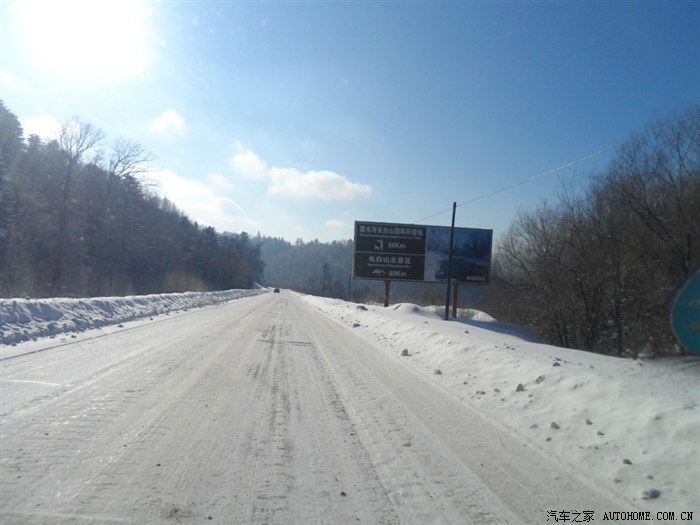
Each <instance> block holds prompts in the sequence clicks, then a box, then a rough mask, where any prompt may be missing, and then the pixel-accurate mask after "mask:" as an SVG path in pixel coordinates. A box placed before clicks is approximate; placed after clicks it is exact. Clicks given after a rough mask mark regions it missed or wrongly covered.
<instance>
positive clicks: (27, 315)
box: [0, 289, 269, 344]
mask: <svg viewBox="0 0 700 525" xmlns="http://www.w3.org/2000/svg"><path fill="white" fill-rule="evenodd" d="M267 291H269V290H267V289H256V290H225V291H221V292H206V293H205V292H185V293H171V294H153V295H133V296H127V297H95V298H89V299H67V298H58V299H0V344H13V343H19V342H21V341H27V340H30V339H35V338H37V337H46V336H53V335H58V334H60V333H65V332H81V331H83V330H87V329H90V328H99V327H102V326H106V325H111V324H119V323H125V322H127V321H133V320H135V319H141V318H143V317H154V316H157V315H162V314H169V313H171V312H176V311H181V310H188V309H191V308H201V307H204V306H211V305H214V304H219V303H223V302H227V301H232V300H234V299H240V298H242V297H248V296H251V295H258V294H260V293H264V292H267Z"/></svg>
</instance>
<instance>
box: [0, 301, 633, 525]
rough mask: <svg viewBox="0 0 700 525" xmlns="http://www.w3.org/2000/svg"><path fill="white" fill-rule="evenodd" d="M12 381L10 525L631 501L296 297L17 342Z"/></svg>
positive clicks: (502, 509)
mask: <svg viewBox="0 0 700 525" xmlns="http://www.w3.org/2000/svg"><path fill="white" fill-rule="evenodd" d="M6 355H7V354H6ZM0 386H1V391H0V394H1V403H0V417H1V428H0V440H1V448H2V463H1V464H0V467H1V471H0V491H1V492H0V522H2V523H3V524H13V523H17V524H20V523H21V524H31V523H51V524H57V523H71V524H74V523H75V524H82V523H195V522H197V523H200V522H214V523H253V524H256V523H257V524H262V523H284V524H294V523H300V524H301V523H303V524H313V523H330V524H336V523H338V524H340V523H416V524H419V523H420V524H423V523H460V524H465V523H475V524H487V523H545V522H546V521H547V511H549V510H557V511H560V510H563V509H564V510H572V511H573V510H577V511H579V512H580V511H586V510H588V509H591V510H593V509H601V508H608V509H623V508H624V509H626V510H631V509H630V507H629V503H628V502H619V501H616V500H614V499H611V496H606V495H605V494H603V493H602V492H601V491H599V490H598V489H597V488H596V487H594V486H593V485H592V484H591V483H589V482H587V481H586V480H585V479H584V478H583V477H582V476H580V475H579V474H578V473H576V472H573V471H572V470H571V468H570V467H565V466H562V465H560V464H557V463H555V462H554V461H553V460H552V459H550V458H547V457H545V456H544V455H543V454H542V453H541V452H540V449H538V448H535V447H533V446H531V445H530V444H528V443H527V442H525V441H520V440H519V439H518V438H517V436H515V435H514V434H513V433H512V432H509V431H507V430H506V429H505V428H503V427H500V426H498V425H497V424H495V423H493V422H491V421H489V420H488V419H486V418H485V417H484V415H483V414H480V413H479V412H477V411H474V410H472V409H470V408H469V406H468V405H467V404H465V403H463V402H460V400H459V399H457V398H456V397H454V396H453V394H450V393H449V392H447V391H446V390H442V389H441V388H440V387H439V386H436V384H435V383H434V382H430V381H428V380H427V379H426V378H425V377H424V376H420V375H419V374H417V373H416V372H415V371H413V370H411V369H410V368H409V367H408V366H404V365H402V361H400V360H396V359H391V358H389V357H388V356H387V355H386V354H385V353H383V352H381V351H379V350H378V349H377V348H374V347H372V345H371V344H369V343H368V342H367V341H366V340H365V339H362V338H360V337H358V336H356V335H355V334H354V333H353V332H352V330H350V329H348V328H346V327H344V326H341V325H340V324H338V323H336V322H335V321H333V320H331V319H329V318H326V317H324V316H323V315H322V314H320V313H319V312H318V311H317V310H315V309H314V308H313V307H312V306H310V305H309V304H308V303H306V302H304V301H303V300H301V299H299V298H298V297H296V296H295V295H294V294H291V293H285V292H283V293H281V294H264V295H260V296H256V297H252V298H247V299H242V300H238V301H235V302H232V303H229V304H225V305H220V306H216V307H210V308H206V309H202V310H197V311H191V312H187V313H185V314H182V315H178V316H176V317H172V318H164V319H158V320H156V321H151V322H145V323H137V324H136V325H135V326H131V327H130V326H127V327H126V328H123V329H121V330H120V331H117V332H115V333H112V334H109V335H106V336H101V337H93V338H88V339H83V340H78V341H76V342H70V341H67V342H58V341H57V342H56V345H55V346H54V347H50V348H47V349H45V350H42V351H38V352H37V351H35V352H32V353H27V354H26V355H22V354H21V353H15V354H12V355H10V356H9V357H6V358H4V359H3V360H2V362H0Z"/></svg>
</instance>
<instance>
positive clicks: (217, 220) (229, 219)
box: [149, 170, 261, 232]
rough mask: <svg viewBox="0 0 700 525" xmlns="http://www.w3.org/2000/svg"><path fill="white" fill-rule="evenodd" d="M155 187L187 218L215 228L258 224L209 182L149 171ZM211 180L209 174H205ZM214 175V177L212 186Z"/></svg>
mask: <svg viewBox="0 0 700 525" xmlns="http://www.w3.org/2000/svg"><path fill="white" fill-rule="evenodd" d="M149 177H150V178H151V179H153V180H154V181H155V182H156V183H157V186H158V188H157V189H158V193H159V194H160V195H163V196H164V197H166V198H167V199H168V200H169V201H171V202H172V203H173V204H175V206H177V207H178V208H179V209H180V210H182V211H183V212H184V213H185V214H186V215H187V216H188V217H189V218H190V219H192V220H193V221H197V222H198V223H200V224H204V225H207V226H213V227H214V228H216V229H217V230H219V231H221V232H223V231H231V232H236V231H241V230H248V231H250V230H254V229H258V228H260V226H261V223H260V222H258V221H255V220H254V219H252V218H251V217H249V216H248V214H247V213H246V211H245V210H244V209H243V207H242V206H240V205H239V204H238V203H237V202H236V201H235V200H233V199H231V198H230V197H226V196H222V195H220V194H219V193H218V192H216V191H214V189H213V188H212V187H211V186H212V185H211V184H207V183H203V182H200V181H197V180H190V179H186V178H184V177H181V176H179V175H178V174H177V173H175V172H173V171H170V170H158V171H154V172H151V173H149ZM209 180H210V181H212V175H210V176H209ZM216 180H217V178H216V176H214V181H212V182H213V185H214V186H215V185H216V182H215V181H216Z"/></svg>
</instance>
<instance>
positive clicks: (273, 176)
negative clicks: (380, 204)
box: [267, 168, 372, 200]
mask: <svg viewBox="0 0 700 525" xmlns="http://www.w3.org/2000/svg"><path fill="white" fill-rule="evenodd" d="M267 191H268V193H270V194H271V195H289V196H291V197H300V198H317V199H324V200H331V199H343V200H346V199H354V198H357V197H362V196H363V195H367V194H369V193H371V192H372V188H370V187H369V186H368V185H367V184H358V183H356V182H350V181H349V180H348V179H346V178H345V177H343V176H342V175H338V174H337V173H333V172H332V171H307V172H301V171H299V170H297V169H296V168H272V169H271V170H270V185H269V186H268V188H267Z"/></svg>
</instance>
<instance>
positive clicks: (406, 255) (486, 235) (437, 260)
mask: <svg viewBox="0 0 700 525" xmlns="http://www.w3.org/2000/svg"><path fill="white" fill-rule="evenodd" d="M492 236H493V231H492V230H481V229H474V228H455V230H454V245H453V246H454V247H453V254H452V279H453V280H455V281H458V282H464V283H473V284H486V283H488V282H489V277H490V273H491V244H492ZM449 254H450V228H448V227H445V226H417V225H415V224H388V223H376V222H356V223H355V256H354V259H353V277H354V278H355V279H381V280H397V281H419V282H441V281H446V280H447V274H448V262H449Z"/></svg>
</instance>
